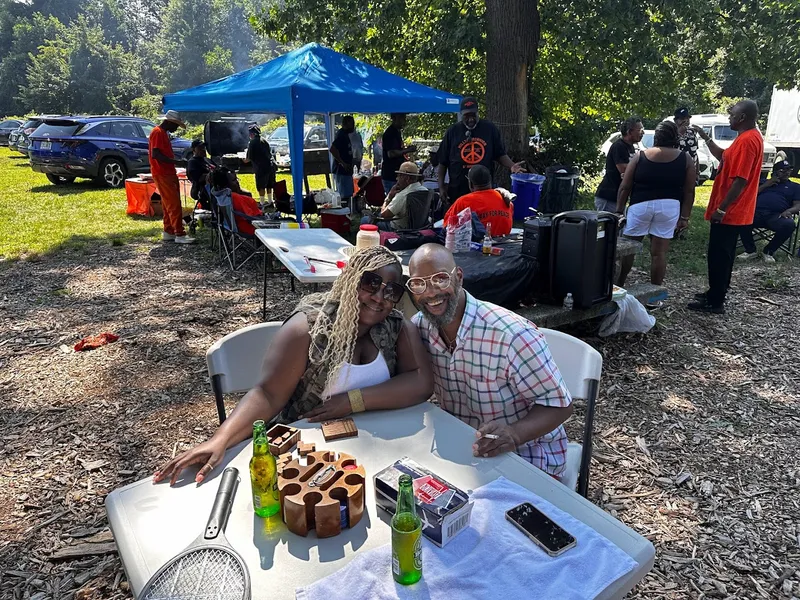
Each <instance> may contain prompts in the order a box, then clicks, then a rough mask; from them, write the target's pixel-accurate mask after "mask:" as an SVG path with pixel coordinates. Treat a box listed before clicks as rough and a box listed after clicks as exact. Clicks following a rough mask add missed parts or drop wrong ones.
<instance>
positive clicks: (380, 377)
mask: <svg viewBox="0 0 800 600" xmlns="http://www.w3.org/2000/svg"><path fill="white" fill-rule="evenodd" d="M390 378H391V375H390V374H389V367H388V366H387V365H386V359H384V358H383V354H381V353H380V351H379V352H378V356H376V357H375V360H373V361H372V362H371V363H369V364H366V365H352V364H350V363H344V366H343V367H342V370H341V371H339V376H338V377H337V378H336V381H335V382H334V383H333V384H331V386H330V388H327V389H326V390H325V392H324V393H323V395H322V398H323V401H324V400H327V399H328V398H330V397H331V396H335V395H336V394H341V393H344V392H349V391H350V390H357V389H360V388H365V387H370V386H372V385H378V384H379V383H383V382H384V381H389V379H390Z"/></svg>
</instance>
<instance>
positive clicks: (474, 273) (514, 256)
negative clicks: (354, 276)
mask: <svg viewBox="0 0 800 600" xmlns="http://www.w3.org/2000/svg"><path fill="white" fill-rule="evenodd" d="M500 247H501V248H504V249H505V252H504V253H503V254H502V255H500V256H484V254H483V253H481V252H459V253H458V254H454V255H453V256H454V257H455V259H456V264H457V265H458V266H459V267H461V269H462V270H463V271H464V289H466V290H467V291H468V292H469V293H470V294H472V295H473V296H475V297H476V298H478V299H480V300H485V301H486V302H492V303H494V304H499V305H501V306H507V307H510V308H513V307H515V306H516V305H517V304H518V303H519V301H520V300H521V299H522V298H523V297H524V296H525V294H526V292H527V291H528V290H529V288H530V286H531V283H532V281H533V274H534V273H533V262H534V261H533V259H531V258H528V257H527V256H522V242H521V241H515V242H508V243H505V244H503V245H502V246H500ZM397 254H398V255H399V256H400V260H401V261H402V262H403V266H404V267H407V266H408V261H409V259H410V258H411V255H412V254H414V251H413V250H402V251H400V252H397Z"/></svg>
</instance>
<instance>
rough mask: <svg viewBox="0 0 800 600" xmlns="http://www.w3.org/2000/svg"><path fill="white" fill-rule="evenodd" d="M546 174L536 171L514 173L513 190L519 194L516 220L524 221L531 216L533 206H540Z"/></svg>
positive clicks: (512, 177)
mask: <svg viewBox="0 0 800 600" xmlns="http://www.w3.org/2000/svg"><path fill="white" fill-rule="evenodd" d="M544 180H545V176H544V175H537V174H536V173H512V174H511V191H512V192H514V193H515V194H516V195H517V199H516V200H514V220H515V221H522V220H524V219H526V218H527V217H530V216H531V214H532V213H531V211H530V209H531V208H538V206H539V198H540V197H541V195H542V184H543V183H544Z"/></svg>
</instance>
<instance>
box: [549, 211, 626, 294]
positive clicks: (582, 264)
mask: <svg viewBox="0 0 800 600" xmlns="http://www.w3.org/2000/svg"><path fill="white" fill-rule="evenodd" d="M618 224H619V222H618V221H617V216H616V215H614V214H613V213H609V212H595V211H590V210H574V211H569V212H563V213H560V214H558V215H556V216H555V217H553V233H552V241H551V245H550V253H551V255H552V257H553V260H552V271H551V273H550V283H551V290H552V294H553V298H554V299H555V301H556V302H559V303H560V302H563V300H564V297H565V296H566V295H567V293H568V292H569V293H571V294H572V298H573V302H574V307H575V308H590V307H591V306H593V305H595V304H599V303H601V302H608V301H610V300H611V294H612V292H613V279H614V262H615V260H616V254H617V236H618V234H619V226H618Z"/></svg>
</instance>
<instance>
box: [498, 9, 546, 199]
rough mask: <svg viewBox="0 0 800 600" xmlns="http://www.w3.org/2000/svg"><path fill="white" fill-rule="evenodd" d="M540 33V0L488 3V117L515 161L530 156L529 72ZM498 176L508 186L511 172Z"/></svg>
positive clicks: (536, 52)
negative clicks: (498, 130) (495, 126)
mask: <svg viewBox="0 0 800 600" xmlns="http://www.w3.org/2000/svg"><path fill="white" fill-rule="evenodd" d="M539 34H540V31H539V4H538V0H486V117H487V118H488V119H489V120H490V121H492V122H494V124H495V125H497V127H498V128H499V129H500V133H501V134H502V136H503V140H504V141H505V144H506V150H507V151H508V155H509V156H510V157H511V158H512V159H513V160H515V161H518V160H522V159H523V158H525V157H526V156H527V155H528V73H529V72H530V69H531V67H533V65H534V64H536V59H537V57H538V53H539ZM498 175H500V177H499V181H498V183H500V184H506V185H507V183H508V171H507V170H506V169H503V170H501V171H500V173H498ZM496 179H497V178H496Z"/></svg>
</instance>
